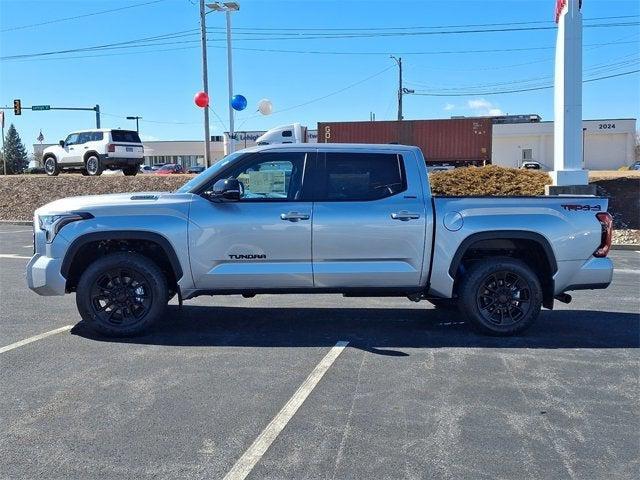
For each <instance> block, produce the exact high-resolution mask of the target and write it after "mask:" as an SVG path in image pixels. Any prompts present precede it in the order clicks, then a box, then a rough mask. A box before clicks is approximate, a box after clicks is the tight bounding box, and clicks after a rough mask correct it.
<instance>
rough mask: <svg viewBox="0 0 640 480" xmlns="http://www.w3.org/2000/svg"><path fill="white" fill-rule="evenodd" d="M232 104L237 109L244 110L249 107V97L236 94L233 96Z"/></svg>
mask: <svg viewBox="0 0 640 480" xmlns="http://www.w3.org/2000/svg"><path fill="white" fill-rule="evenodd" d="M231 106H232V107H233V109H234V110H237V111H241V110H244V109H245V108H247V99H246V98H244V97H243V96H242V95H234V96H233V97H231Z"/></svg>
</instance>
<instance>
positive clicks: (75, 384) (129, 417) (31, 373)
mask: <svg viewBox="0 0 640 480" xmlns="http://www.w3.org/2000/svg"><path fill="white" fill-rule="evenodd" d="M30 232H31V231H30V227H25V226H19V225H0V325H1V327H0V351H1V349H2V347H6V346H9V345H13V344H15V343H16V342H20V341H22V340H25V339H28V338H31V337H33V336H35V335H38V334H42V333H46V332H50V331H52V330H54V329H58V328H61V327H65V326H72V327H69V328H70V329H69V330H64V331H62V332H60V333H57V334H53V335H50V336H47V337H45V338H41V339H39V340H36V341H33V342H31V343H27V344H24V345H21V346H17V347H15V348H14V347H12V348H11V349H10V350H7V351H2V353H0V375H1V380H0V389H1V394H0V429H1V430H0V458H2V461H1V462H0V478H47V479H57V478H83V479H88V478H223V477H225V475H227V478H229V479H239V478H244V475H247V474H248V477H247V478H256V479H257V478H273V479H300V478H314V479H315V478H333V479H342V478H361V479H370V478H389V479H398V478H477V479H482V478H487V479H489V478H491V479H493V478H536V479H538V478H554V479H559V478H572V479H573V478H576V479H577V478H637V477H635V475H637V472H638V469H639V468H640V427H639V425H640V388H639V387H640V385H639V376H640V357H639V348H638V347H639V343H640V325H639V324H640V299H639V294H640V253H639V252H635V251H614V252H612V254H611V257H612V258H613V260H614V262H615V264H616V269H617V270H616V272H615V275H614V282H613V284H612V285H611V287H610V288H609V289H608V290H604V291H583V292H574V293H573V295H574V302H573V303H572V304H570V305H563V304H557V310H554V311H543V313H542V315H541V318H540V320H539V321H538V322H537V324H536V325H535V326H534V327H533V328H532V329H531V330H529V331H528V332H527V334H526V335H524V336H522V337H518V338H507V339H498V338H490V337H481V336H478V335H476V334H474V333H473V332H471V331H470V330H469V329H468V327H467V325H465V324H464V323H463V322H462V320H461V318H460V317H459V316H458V315H457V314H453V313H443V312H440V311H436V310H433V309H432V308H431V307H430V305H429V304H427V303H426V302H421V303H418V304H416V303H412V302H410V301H408V300H406V299H393V298H392V299H389V298H384V299H370V298H362V299H354V298H351V299H346V298H342V297H340V296H334V295H321V296H292V295H288V296H281V297H279V296H271V295H264V296H257V297H255V298H253V299H243V298H241V297H239V296H238V297H236V296H234V297H214V298H206V297H200V298H198V299H196V300H193V301H190V302H187V303H186V304H185V306H184V307H183V308H182V309H181V310H180V309H179V308H178V306H177V305H171V306H170V307H169V313H168V315H167V317H166V319H165V320H164V321H163V322H161V324H159V325H158V326H157V327H156V328H155V329H154V330H153V331H152V332H151V333H150V334H148V335H146V336H143V337H139V338H134V339H129V340H126V341H122V340H117V341H114V340H108V339H104V338H99V337H96V336H95V335H93V334H92V333H91V332H89V331H88V330H87V329H86V328H85V327H84V326H83V324H82V323H78V322H79V320H80V318H79V316H78V314H77V312H76V308H75V299H74V297H73V296H72V295H68V296H65V297H50V298H44V297H39V296H37V295H35V294H34V293H32V292H30V291H29V290H28V289H27V288H26V286H25V279H24V267H25V265H26V263H27V259H26V257H29V256H30V254H31V233H30ZM339 342H345V343H339ZM346 342H348V344H347V343H346ZM345 345H346V346H345ZM634 471H635V472H636V474H634V473H633V472H634Z"/></svg>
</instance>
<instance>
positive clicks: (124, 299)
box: [76, 252, 169, 337]
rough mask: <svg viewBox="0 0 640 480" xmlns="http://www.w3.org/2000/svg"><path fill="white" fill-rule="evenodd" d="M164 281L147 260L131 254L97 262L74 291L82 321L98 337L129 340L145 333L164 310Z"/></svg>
mask: <svg viewBox="0 0 640 480" xmlns="http://www.w3.org/2000/svg"><path fill="white" fill-rule="evenodd" d="M168 298H169V290H168V287H167V279H166V278H165V276H164V274H163V273H162V271H161V270H160V268H158V266H157V265H156V264H155V263H154V262H153V261H152V260H150V259H148V258H147V257H145V256H143V255H139V254H137V253H131V252H121V253H112V254H109V255H106V256H104V257H101V258H99V259H98V260H96V261H95V262H93V263H92V264H91V265H89V267H88V268H87V269H86V270H85V271H84V273H83V274H82V276H81V277H80V281H79V282H78V288H77V289H76V305H77V306H78V311H79V312H80V316H81V317H82V319H83V320H84V321H85V322H87V324H88V325H89V327H90V328H91V329H93V330H95V331H96V332H98V333H101V334H103V335H107V336H109V337H129V336H133V335H138V334H140V333H142V332H144V331H145V330H146V329H148V328H149V327H150V326H151V325H152V324H153V323H154V322H155V321H156V320H158V318H160V317H161V316H162V314H163V313H164V311H165V308H166V306H167V302H168Z"/></svg>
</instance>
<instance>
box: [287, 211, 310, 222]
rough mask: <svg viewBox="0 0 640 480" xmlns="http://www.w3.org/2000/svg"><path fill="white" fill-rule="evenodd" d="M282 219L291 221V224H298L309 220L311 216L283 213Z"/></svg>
mask: <svg viewBox="0 0 640 480" xmlns="http://www.w3.org/2000/svg"><path fill="white" fill-rule="evenodd" d="M280 218H281V219H282V220H289V221H290V222H297V221H299V220H309V214H307V213H299V212H289V213H281V214H280Z"/></svg>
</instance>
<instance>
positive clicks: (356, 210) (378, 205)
mask: <svg viewBox="0 0 640 480" xmlns="http://www.w3.org/2000/svg"><path fill="white" fill-rule="evenodd" d="M406 157H407V158H404V157H403V155H398V154H396V153H394V152H392V151H390V152H388V153H386V152H380V151H379V150H378V151H372V152H366V151H362V152H352V153H343V152H331V151H328V152H326V153H322V152H320V153H319V154H318V168H317V170H316V172H315V176H314V185H315V186H316V188H317V191H316V192H314V196H315V198H316V200H317V201H316V202H314V210H313V234H312V245H313V252H312V253H313V272H314V285H315V287H318V288H340V287H372V288H385V287H390V288H391V287H394V288H398V287H400V288H402V287H417V286H419V285H420V279H421V274H422V265H423V256H424V252H425V205H424V202H423V192H422V185H421V182H420V180H419V178H418V176H417V175H418V174H417V170H418V169H417V165H416V159H415V156H414V155H413V154H412V153H411V152H408V155H406ZM408 173H409V174H411V177H410V178H412V182H409V183H408V182H407V177H408ZM425 181H426V179H425Z"/></svg>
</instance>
